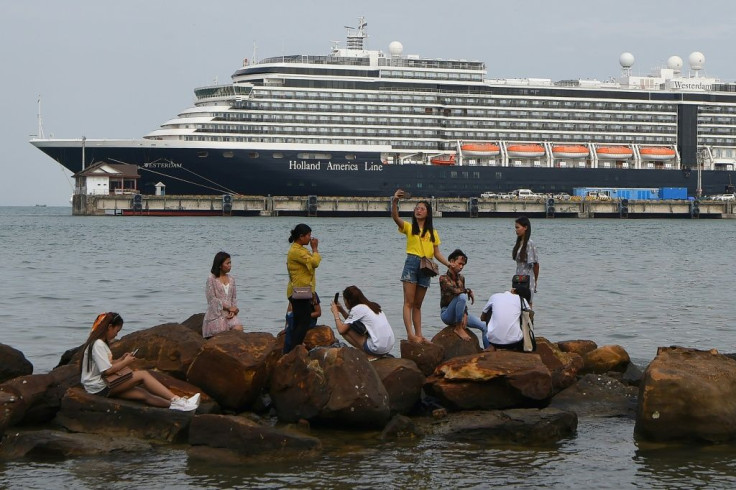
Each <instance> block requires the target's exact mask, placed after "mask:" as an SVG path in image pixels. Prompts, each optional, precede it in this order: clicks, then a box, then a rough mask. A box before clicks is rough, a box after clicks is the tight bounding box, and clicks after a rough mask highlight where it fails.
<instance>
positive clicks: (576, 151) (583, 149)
mask: <svg viewBox="0 0 736 490" xmlns="http://www.w3.org/2000/svg"><path fill="white" fill-rule="evenodd" d="M589 154H590V152H589V151H588V147H587V146H583V145H570V146H563V145H560V146H553V147H552V155H554V156H555V157H557V158H585V157H587V156H588V155H589Z"/></svg>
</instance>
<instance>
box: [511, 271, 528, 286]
mask: <svg viewBox="0 0 736 490" xmlns="http://www.w3.org/2000/svg"><path fill="white" fill-rule="evenodd" d="M529 280H530V278H529V276H527V275H524V274H516V275H515V276H514V277H513V278H511V287H512V288H514V289H516V288H517V287H519V286H524V287H525V288H527V289H529Z"/></svg>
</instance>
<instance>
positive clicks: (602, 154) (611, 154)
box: [595, 146, 634, 160]
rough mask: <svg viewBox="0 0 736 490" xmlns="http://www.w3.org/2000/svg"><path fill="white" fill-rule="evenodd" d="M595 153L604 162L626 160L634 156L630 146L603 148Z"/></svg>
mask: <svg viewBox="0 0 736 490" xmlns="http://www.w3.org/2000/svg"><path fill="white" fill-rule="evenodd" d="M595 152H596V154H597V155H598V158H600V159H602V160H626V159H628V158H631V156H632V155H633V154H634V151H633V150H632V149H631V148H629V147H628V146H601V147H600V148H597V149H596V150H595Z"/></svg>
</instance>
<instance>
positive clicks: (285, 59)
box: [258, 54, 370, 66]
mask: <svg viewBox="0 0 736 490" xmlns="http://www.w3.org/2000/svg"><path fill="white" fill-rule="evenodd" d="M266 63H305V64H307V63H308V64H312V65H352V66H369V65H370V59H368V58H367V57H366V58H352V57H343V56H311V55H301V54H295V55H288V56H274V57H271V58H266V59H264V60H261V61H259V62H258V64H259V65H261V64H266Z"/></svg>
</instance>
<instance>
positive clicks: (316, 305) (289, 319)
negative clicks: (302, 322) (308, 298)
mask: <svg viewBox="0 0 736 490" xmlns="http://www.w3.org/2000/svg"><path fill="white" fill-rule="evenodd" d="M310 316H311V317H312V321H311V322H310V323H309V329H308V330H311V329H313V328H314V327H316V326H317V318H319V317H321V316H322V307H321V306H320V300H319V295H318V294H317V293H316V292H315V293H314V294H312V314H311V315H310ZM285 320H286V321H285V323H284V332H285V333H286V335H289V334H290V332H291V330H293V328H294V311H293V309H292V308H291V303H289V304H288V306H287V307H286V318H285Z"/></svg>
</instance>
